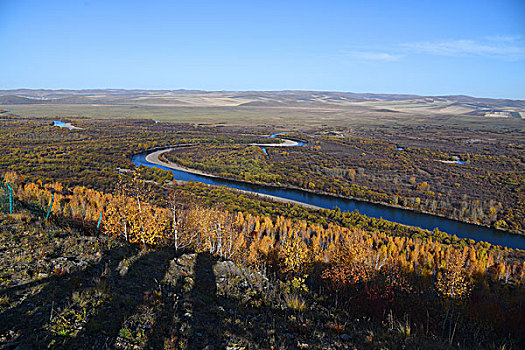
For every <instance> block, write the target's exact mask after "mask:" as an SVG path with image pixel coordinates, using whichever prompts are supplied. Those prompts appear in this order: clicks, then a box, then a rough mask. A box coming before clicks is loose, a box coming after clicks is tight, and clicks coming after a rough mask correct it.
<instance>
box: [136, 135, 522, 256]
mask: <svg viewBox="0 0 525 350" xmlns="http://www.w3.org/2000/svg"><path fill="white" fill-rule="evenodd" d="M277 135H278V134H273V135H271V136H270V137H272V138H274V137H276V136H277ZM283 141H284V143H283V144H281V145H279V146H278V145H277V144H275V145H272V146H268V145H264V146H265V147H293V146H302V145H304V144H305V143H302V142H293V141H292V142H293V144H290V143H287V141H290V140H283ZM260 146H261V147H262V144H261V145H260ZM165 151H167V150H164V151H160V152H159V151H157V154H159V153H163V152H165ZM150 153H153V152H149V153H143V154H137V155H135V156H133V158H132V161H133V163H134V164H135V165H136V166H140V165H144V166H147V167H156V168H161V169H164V170H168V171H171V172H172V173H173V177H174V179H176V180H180V181H190V180H192V181H198V182H202V183H205V184H209V185H219V186H228V187H231V188H235V189H238V190H242V191H247V192H254V193H258V194H262V195H266V196H271V197H277V198H278V199H279V198H280V199H285V200H289V201H293V202H299V203H304V204H307V205H309V206H314V207H319V208H325V209H334V208H335V207H338V208H339V209H341V211H354V210H358V211H359V213H361V214H365V215H367V216H369V217H374V218H383V219H385V220H388V221H393V222H397V223H400V224H404V225H408V226H417V227H421V228H423V229H427V230H433V229H434V228H436V227H437V228H438V229H439V230H440V231H443V232H447V233H449V234H452V235H456V236H458V237H460V238H467V239H473V240H476V241H486V242H489V243H491V244H496V245H501V246H504V247H509V248H518V249H523V250H525V236H521V235H517V234H511V233H507V232H504V231H501V230H496V229H493V228H488V227H483V226H478V225H473V224H468V223H464V222H460V221H456V220H451V219H447V218H443V217H439V216H435V215H429V214H424V213H418V212H415V211H412V210H407V209H402V208H393V207H389V206H386V205H381V204H375V203H370V202H366V201H360V200H355V199H347V198H340V197H336V196H331V195H325V194H316V193H311V192H308V191H302V190H298V189H284V188H278V187H272V186H265V185H258V184H251V183H246V182H242V181H234V180H227V179H222V178H219V177H215V176H210V175H206V174H202V173H195V172H193V171H192V170H190V169H174V168H173V167H170V165H169V164H165V165H161V164H159V162H155V163H156V164H155V163H152V162H150V161H148V160H147V159H146V157H147V156H148V154H150Z"/></svg>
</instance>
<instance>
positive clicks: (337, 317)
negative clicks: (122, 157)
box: [0, 174, 525, 350]
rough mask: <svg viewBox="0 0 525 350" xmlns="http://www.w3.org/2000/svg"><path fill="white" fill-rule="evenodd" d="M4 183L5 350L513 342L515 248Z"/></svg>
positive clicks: (134, 190)
mask: <svg viewBox="0 0 525 350" xmlns="http://www.w3.org/2000/svg"><path fill="white" fill-rule="evenodd" d="M6 176H7V177H8V178H9V179H12V181H13V182H12V184H13V187H14V188H15V195H16V198H17V200H16V203H15V204H16V205H15V207H16V208H15V209H16V210H15V214H11V215H7V214H1V215H0V242H2V247H3V248H2V249H1V250H0V262H1V264H2V274H1V276H0V342H1V345H2V346H3V348H4V349H19V350H22V349H32V348H64V349H100V348H111V349H149V348H154V349H157V348H164V349H180V348H182V349H204V348H208V349H223V348H227V349H242V348H244V349H272V348H273V349H283V348H284V349H295V348H300V349H307V348H313V349H338V348H341V349H346V348H371V349H377V348H385V349H387V348H388V349H390V348H424V349H428V348H436V349H440V348H451V347H453V348H473V347H476V348H489V349H496V348H501V347H504V348H506V349H508V348H520V347H521V346H522V345H523V344H524V339H523V325H524V322H523V321H524V320H523V317H524V315H525V313H524V312H523V307H524V306H523V305H524V303H523V300H524V296H525V294H524V292H523V282H524V277H525V269H524V268H523V267H524V266H525V265H524V261H525V257H524V254H523V252H520V251H515V250H509V249H502V248H500V247H497V246H490V245H486V244H471V243H468V242H466V241H465V240H461V241H455V243H454V244H450V243H444V242H440V241H439V240H437V237H438V236H436V237H433V236H432V235H429V236H427V237H422V236H416V235H414V236H412V237H411V236H409V235H408V236H407V234H410V232H405V233H403V232H401V231H399V232H396V231H395V229H394V230H391V228H390V226H388V225H384V224H381V222H378V224H379V225H382V227H379V226H376V227H377V228H374V226H373V225H372V226H369V228H368V229H367V230H364V229H358V228H355V227H354V228H347V227H341V226H338V225H335V224H330V223H327V224H326V225H321V224H316V223H314V222H311V221H308V220H306V221H305V220H294V219H287V218H285V217H282V216H278V217H276V218H272V217H267V216H254V215H252V214H249V213H243V212H228V211H225V210H224V209H222V208H217V207H211V208H209V207H205V206H202V205H200V204H197V203H195V202H193V203H192V202H190V201H188V200H187V199H184V198H178V200H177V201H172V202H170V204H165V205H164V206H158V205H156V204H154V203H153V202H152V200H151V198H150V199H148V198H147V196H145V195H144V194H145V193H148V191H147V190H146V187H144V186H147V184H146V183H144V182H143V181H140V180H138V178H137V177H136V176H135V177H133V178H131V179H129V181H128V182H125V183H123V184H122V185H121V190H119V191H117V192H116V193H114V194H106V193H102V192H97V191H94V190H90V189H86V188H82V187H76V188H71V189H67V188H63V186H62V185H60V184H58V183H55V184H47V185H43V184H41V183H36V184H35V183H23V182H21V181H20V179H18V180H16V176H15V175H14V174H7V175H6ZM123 181H124V180H123ZM50 198H53V199H54V201H53V205H52V208H51V210H49V211H48V212H46V208H47V207H48V205H49V204H50V203H51V201H50V200H49V199H50ZM261 210H263V208H262V207H261ZM290 210H291V211H293V210H294V209H293V208H292V209H290ZM331 212H333V213H331V214H329V215H332V216H333V217H334V218H336V217H337V215H339V214H340V213H339V214H338V213H337V212H336V211H331ZM47 213H49V218H48V219H46V216H47V215H48V214H47ZM312 219H315V217H312ZM97 220H98V222H99V223H100V222H102V224H101V225H100V226H98V224H97ZM97 226H98V227H97Z"/></svg>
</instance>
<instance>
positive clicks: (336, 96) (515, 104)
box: [0, 89, 525, 118]
mask: <svg viewBox="0 0 525 350" xmlns="http://www.w3.org/2000/svg"><path fill="white" fill-rule="evenodd" d="M24 104H32V105H34V104H69V105H75V104H82V105H136V106H161V107H244V108H251V107H253V108H266V107H268V108H270V107H271V108H275V107H281V108H283V107H284V108H304V107H308V108H330V109H334V108H335V109H345V110H352V109H356V108H357V109H359V110H369V111H371V112H376V113H378V112H382V113H388V112H392V113H396V112H405V113H412V112H418V113H422V112H425V113H426V112H428V113H432V114H436V113H441V114H443V113H444V114H456V115H458V114H464V115H471V116H486V117H510V118H524V117H525V100H510V99H492V98H477V97H471V96H464V95H445V96H418V95H407V94H373V93H353V92H337V91H301V90H284V91H199V90H124V89H88V90H31V89H16V90H0V105H24Z"/></svg>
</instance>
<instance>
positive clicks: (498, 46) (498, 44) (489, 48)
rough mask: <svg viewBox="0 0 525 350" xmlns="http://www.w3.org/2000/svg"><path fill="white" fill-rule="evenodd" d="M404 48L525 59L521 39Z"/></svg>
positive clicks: (427, 43)
mask: <svg viewBox="0 0 525 350" xmlns="http://www.w3.org/2000/svg"><path fill="white" fill-rule="evenodd" d="M402 46H403V47H404V48H406V49H408V50H410V51H413V52H418V53H426V54H432V55H440V56H455V57H471V56H481V57H491V58H497V59H502V60H506V61H519V60H522V59H525V43H524V42H523V41H522V40H520V38H519V37H503V36H493V37H487V38H485V39H484V40H443V41H423V42H415V43H407V44H404V45H402Z"/></svg>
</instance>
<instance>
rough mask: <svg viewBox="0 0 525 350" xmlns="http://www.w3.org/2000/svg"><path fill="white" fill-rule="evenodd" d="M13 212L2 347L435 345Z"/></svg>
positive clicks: (229, 267)
mask: <svg viewBox="0 0 525 350" xmlns="http://www.w3.org/2000/svg"><path fill="white" fill-rule="evenodd" d="M89 234H91V233H90V232H86V231H85V230H83V229H82V228H79V227H78V226H77V225H73V224H72V223H65V222H62V223H61V224H54V223H49V222H46V221H45V220H43V219H42V218H41V217H38V216H35V215H33V214H31V213H30V212H29V211H27V210H24V211H22V212H21V213H19V214H16V215H5V214H1V215H0V240H1V241H2V245H3V249H2V250H1V251H0V261H1V263H2V267H3V269H2V276H1V289H0V298H1V299H0V346H2V349H36V348H65V349H101V348H112V349H153V348H155V349H159V348H165V349H179V348H192V349H205V348H206V349H223V348H227V349H270V348H275V349H282V348H290V349H294V348H300V349H308V348H315V349H346V348H354V347H358V348H363V347H365V348H392V347H404V346H405V345H408V346H417V347H425V348H429V347H432V348H441V347H445V345H443V344H442V345H439V343H434V342H431V339H426V338H421V337H414V336H412V335H411V329H410V327H411V326H410V323H409V322H400V321H394V320H391V322H390V324H387V325H385V326H378V325H377V324H375V323H374V322H371V321H370V320H369V319H368V318H367V317H357V318H354V317H350V315H349V314H348V313H346V312H343V311H338V310H334V309H329V308H326V307H324V306H322V305H321V304H320V303H319V302H317V301H316V299H315V298H307V299H304V300H303V299H289V298H288V296H287V294H286V293H284V292H282V291H280V290H279V288H277V286H276V285H275V281H272V280H271V279H269V278H268V277H267V276H266V275H265V274H263V273H261V272H256V271H254V270H253V269H250V268H247V267H243V266H241V265H238V264H235V263H233V262H232V261H228V260H222V259H219V260H218V259H217V258H214V257H213V256H211V255H209V254H206V253H198V254H196V253H191V252H186V253H178V254H177V253H176V252H175V250H174V249H173V248H169V247H165V248H157V249H155V248H151V247H150V248H146V247H143V248H139V247H137V246H134V245H129V244H126V243H123V242H120V241H118V240H115V239H112V238H109V237H107V236H104V235H99V236H91V235H89Z"/></svg>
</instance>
